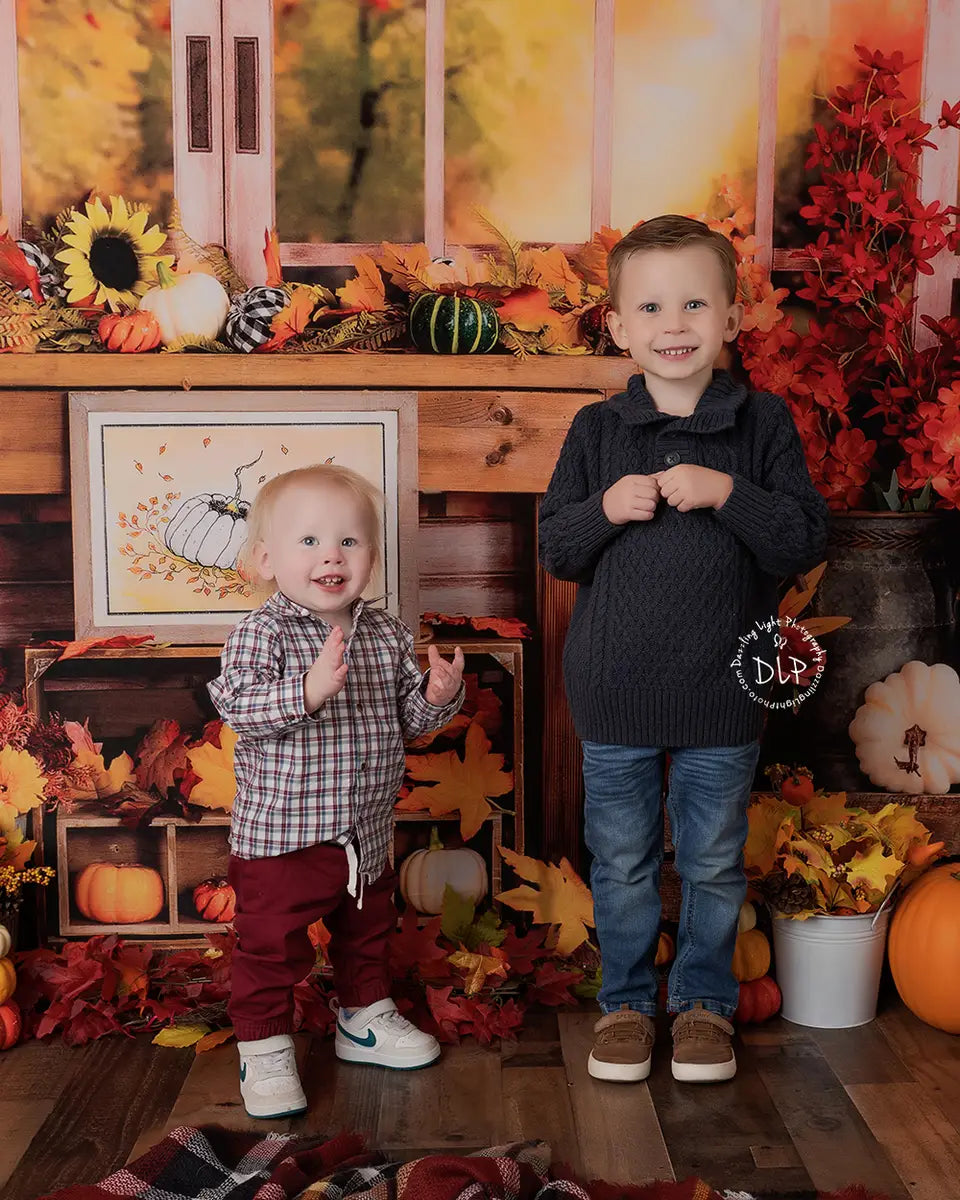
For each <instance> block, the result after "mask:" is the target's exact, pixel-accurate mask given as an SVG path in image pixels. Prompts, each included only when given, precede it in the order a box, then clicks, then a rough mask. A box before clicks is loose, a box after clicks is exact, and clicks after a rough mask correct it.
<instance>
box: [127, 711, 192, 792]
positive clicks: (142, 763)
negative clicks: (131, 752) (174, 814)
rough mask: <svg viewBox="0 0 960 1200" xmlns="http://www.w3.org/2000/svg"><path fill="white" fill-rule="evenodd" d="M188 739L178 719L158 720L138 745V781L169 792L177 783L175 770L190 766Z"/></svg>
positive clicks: (145, 785)
mask: <svg viewBox="0 0 960 1200" xmlns="http://www.w3.org/2000/svg"><path fill="white" fill-rule="evenodd" d="M188 740H189V735H188V734H186V733H182V732H181V730H180V726H179V724H178V723H177V722H176V721H170V720H166V719H164V718H161V719H160V720H159V721H155V722H154V723H153V725H152V726H151V727H150V728H149V729H148V730H147V732H146V734H145V735H144V738H143V741H142V742H141V743H140V745H139V746H138V747H137V784H138V785H139V786H140V787H142V788H144V789H147V788H151V787H155V788H156V789H157V791H159V792H160V794H161V796H163V795H166V793H167V791H168V790H169V789H170V788H172V787H173V786H174V784H175V783H176V778H175V772H176V771H178V770H181V771H182V770H185V769H186V767H187V742H188Z"/></svg>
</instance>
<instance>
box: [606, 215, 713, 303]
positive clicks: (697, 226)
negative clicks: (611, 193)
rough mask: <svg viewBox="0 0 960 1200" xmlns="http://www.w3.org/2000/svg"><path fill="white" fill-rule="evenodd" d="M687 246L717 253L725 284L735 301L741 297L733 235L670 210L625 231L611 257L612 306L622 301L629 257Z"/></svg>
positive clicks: (608, 259)
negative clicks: (621, 281) (738, 291)
mask: <svg viewBox="0 0 960 1200" xmlns="http://www.w3.org/2000/svg"><path fill="white" fill-rule="evenodd" d="M684 246H706V247H707V249H708V250H712V251H713V253H714V254H715V255H716V256H717V259H718V260H719V263H720V270H721V271H722V273H723V286H724V288H725V290H726V293H727V299H728V300H729V301H730V303H731V304H733V302H734V301H735V300H736V298H737V252H736V250H735V249H734V247H733V244H732V243H731V241H730V239H729V238H725V237H724V236H723V234H722V233H718V232H717V231H716V230H714V229H711V228H710V226H709V225H705V224H704V223H703V221H697V220H695V219H694V218H693V217H680V216H677V215H676V213H666V214H664V216H662V217H654V218H653V219H652V220H650V221H644V222H643V224H642V225H637V226H636V228H634V229H631V230H630V232H629V233H627V234H625V235H624V236H623V237H622V238H621V239H620V241H619V242H617V244H616V245H615V246H614V247H613V248H612V249H611V250H610V253H609V255H608V256H607V290H608V292H609V293H610V305H611V307H612V308H613V309H615V310H617V311H619V310H618V309H617V305H618V304H619V302H620V276H621V274H622V273H623V265H624V263H625V262H626V261H627V259H630V258H633V256H634V255H635V254H642V253H643V252H644V251H645V250H680V249H682V248H683V247H684Z"/></svg>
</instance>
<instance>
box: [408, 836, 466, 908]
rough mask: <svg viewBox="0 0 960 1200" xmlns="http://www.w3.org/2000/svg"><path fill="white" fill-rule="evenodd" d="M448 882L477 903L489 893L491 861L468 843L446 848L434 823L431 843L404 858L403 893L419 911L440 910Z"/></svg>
mask: <svg viewBox="0 0 960 1200" xmlns="http://www.w3.org/2000/svg"><path fill="white" fill-rule="evenodd" d="M448 885H449V886H450V887H451V888H453V890H454V891H455V892H457V894H458V895H460V896H464V897H466V898H467V899H468V900H470V901H471V903H473V904H476V903H477V902H478V901H480V900H482V899H483V897H484V896H485V895H486V894H487V864H486V863H485V862H484V861H483V859H482V858H481V856H480V855H479V854H478V853H477V852H476V850H471V849H470V848H469V847H467V846H461V847H459V848H458V849H456V850H445V849H444V848H443V843H442V842H441V841H440V835H439V834H438V833H437V827H436V826H434V827H433V828H432V829H431V831H430V845H429V846H428V847H427V848H426V849H425V850H414V852H413V854H411V855H410V856H409V857H407V858H405V859H404V860H403V865H402V866H401V868H400V894H401V896H403V898H404V900H406V901H407V903H408V904H412V905H413V907H414V908H415V909H416V910H417V912H421V913H439V912H442V911H443V893H444V892H445V891H446V889H447V886H448Z"/></svg>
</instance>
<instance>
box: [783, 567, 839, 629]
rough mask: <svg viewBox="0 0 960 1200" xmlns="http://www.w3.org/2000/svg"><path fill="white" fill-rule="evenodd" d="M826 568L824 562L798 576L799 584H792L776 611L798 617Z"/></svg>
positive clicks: (785, 615) (811, 597) (808, 601)
mask: <svg viewBox="0 0 960 1200" xmlns="http://www.w3.org/2000/svg"><path fill="white" fill-rule="evenodd" d="M826 569H827V564H826V563H825V562H822V563H820V565H819V566H817V567H814V568H813V569H812V570H811V571H807V572H806V574H805V575H801V576H799V581H800V582H799V585H796V584H795V585H794V586H793V587H792V588H791V589H790V590H789V591H788V592H787V593H786V595H785V596H784V597H783V599H782V600H781V601H780V604H779V606H778V609H777V612H778V615H779V616H781V617H798V616H799V615H800V614H801V613H802V612H803V610H804V609H805V608H806V607H807V605H808V604H809V603H810V601H811V600H812V599H813V597H814V594H815V593H816V590H817V588H818V587H819V586H820V580H821V579H822V578H823V573H824V571H826Z"/></svg>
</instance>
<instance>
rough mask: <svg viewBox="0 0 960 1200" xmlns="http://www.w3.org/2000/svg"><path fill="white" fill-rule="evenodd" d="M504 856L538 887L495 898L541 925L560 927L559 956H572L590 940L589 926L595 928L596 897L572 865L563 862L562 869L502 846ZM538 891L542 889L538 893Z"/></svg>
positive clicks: (516, 889)
mask: <svg viewBox="0 0 960 1200" xmlns="http://www.w3.org/2000/svg"><path fill="white" fill-rule="evenodd" d="M499 849H500V854H501V856H502V857H503V858H504V859H505V860H506V861H507V862H508V863H509V864H510V866H511V867H513V869H514V871H516V873H517V874H518V875H519V876H520V878H521V879H527V880H529V881H530V883H532V884H533V885H534V887H527V886H526V885H523V886H521V887H516V888H512V889H511V890H510V891H508V892H500V893H499V894H498V895H497V896H495V897H494V899H496V900H500V901H501V902H502V903H504V904H507V905H509V906H510V908H516V909H518V910H520V911H524V912H530V913H533V919H534V921H536V922H537V923H538V924H541V925H557V926H559V936H558V938H557V953H558V954H570V953H572V952H573V951H574V950H576V948H577V947H578V946H579V945H581V943H583V942H585V941H586V940H587V930H586V927H587V926H588V925H589V926H590V927H591V928H593V925H594V921H593V896H592V895H591V894H590V889H589V888H588V887H587V885H586V884H585V883H584V882H583V880H582V879H581V878H580V876H579V875H578V874H577V873H576V871H575V870H574V869H573V867H572V866H571V865H570V863H569V862H568V861H567V860H566V859H565V858H561V859H560V865H559V867H558V866H556V865H555V864H554V863H545V862H541V861H540V860H539V859H536V858H529V857H528V856H527V855H525V854H517V853H516V851H514V850H508V849H507V847H506V846H500V847H499ZM535 888H539V889H540V890H539V891H536V890H535Z"/></svg>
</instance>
